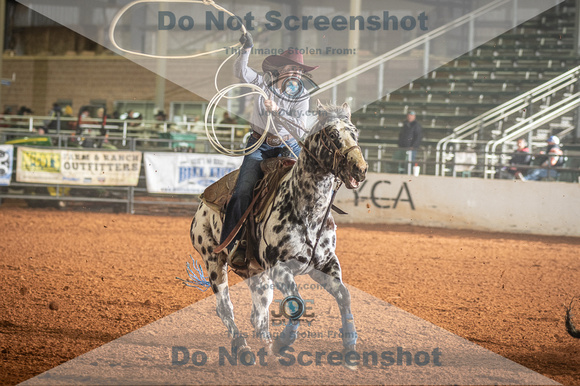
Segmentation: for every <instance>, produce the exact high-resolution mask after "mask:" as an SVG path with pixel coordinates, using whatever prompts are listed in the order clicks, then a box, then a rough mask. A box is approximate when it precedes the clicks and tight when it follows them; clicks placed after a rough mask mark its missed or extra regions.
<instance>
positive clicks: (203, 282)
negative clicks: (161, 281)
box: [175, 255, 211, 292]
mask: <svg viewBox="0 0 580 386" xmlns="http://www.w3.org/2000/svg"><path fill="white" fill-rule="evenodd" d="M189 257H190V258H191V261H192V262H193V269H192V268H191V266H190V265H189V261H188V262H187V274H188V275H189V280H185V279H182V278H180V277H175V278H176V279H178V280H181V281H182V282H183V284H185V285H186V286H188V287H193V288H195V289H198V290H200V291H202V292H205V291H207V290H208V289H209V287H211V283H210V282H209V281H208V280H207V278H206V277H205V274H204V273H203V268H202V267H201V264H200V263H198V262H197V261H195V260H194V259H193V256H191V255H189ZM194 270H195V272H194Z"/></svg>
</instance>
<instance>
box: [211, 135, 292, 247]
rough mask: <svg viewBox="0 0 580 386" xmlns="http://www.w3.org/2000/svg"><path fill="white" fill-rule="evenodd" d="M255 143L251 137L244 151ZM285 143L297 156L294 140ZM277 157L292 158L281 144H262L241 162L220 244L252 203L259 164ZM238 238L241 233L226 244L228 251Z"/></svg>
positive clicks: (260, 174)
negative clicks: (273, 145) (274, 145)
mask: <svg viewBox="0 0 580 386" xmlns="http://www.w3.org/2000/svg"><path fill="white" fill-rule="evenodd" d="M257 141H258V140H257V139H256V138H254V137H252V136H251V137H250V139H249V140H248V144H247V145H246V149H247V148H249V147H250V146H252V145H254V144H255V143H256V142H257ZM286 143H288V145H289V146H290V147H291V148H292V151H293V152H294V154H296V155H297V156H298V155H299V154H300V150H301V149H300V146H299V145H298V143H297V142H296V140H294V139H291V140H289V141H286ZM278 156H283V157H292V153H290V151H289V150H288V149H287V148H286V146H284V145H283V144H282V145H280V146H277V147H272V146H270V145H268V144H267V143H266V142H264V143H263V144H262V146H260V147H259V148H258V149H257V150H256V151H254V152H253V153H252V154H248V155H246V156H245V157H244V162H242V166H241V167H240V174H239V175H238V180H237V182H236V186H235V188H234V193H233V195H232V198H231V199H230V202H229V203H228V206H227V208H226V218H225V220H224V225H223V228H222V234H221V239H220V244H221V243H223V242H224V241H225V240H226V239H227V238H228V236H229V235H230V233H231V232H232V231H233V230H234V228H235V227H236V224H237V223H238V221H240V219H241V218H242V216H243V215H244V212H245V211H246V209H248V207H249V206H250V203H251V202H252V198H253V193H254V187H255V186H256V183H257V182H258V181H259V180H260V179H261V178H262V177H264V173H263V172H262V169H261V168H260V163H261V162H262V161H263V160H265V159H268V158H274V157H278ZM240 237H241V232H238V234H237V235H236V237H234V238H233V239H232V241H231V242H230V243H229V244H228V247H227V249H228V251H229V250H231V248H232V247H233V245H234V243H235V242H236V241H237V240H239V239H240Z"/></svg>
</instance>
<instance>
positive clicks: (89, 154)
mask: <svg viewBox="0 0 580 386" xmlns="http://www.w3.org/2000/svg"><path fill="white" fill-rule="evenodd" d="M17 158H18V162H17V168H16V180H17V181H19V182H30V183H46V184H66V185H99V186H136V185H137V183H138V182H139V172H140V171H141V153H140V152H135V151H86V150H58V149H52V150H48V149H46V150H45V149H34V148H27V147H19V148H18V157H17Z"/></svg>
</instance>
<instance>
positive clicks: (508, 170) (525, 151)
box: [499, 138, 532, 180]
mask: <svg viewBox="0 0 580 386" xmlns="http://www.w3.org/2000/svg"><path fill="white" fill-rule="evenodd" d="M531 162H532V154H531V153H530V149H529V148H528V143H527V141H526V140H525V139H524V138H519V139H518V141H517V149H516V151H515V152H514V153H513V154H512V158H511V159H510V163H509V164H510V166H508V167H504V168H503V169H502V170H500V174H499V175H500V178H503V179H510V180H511V179H513V178H515V177H516V174H517V173H521V172H522V169H519V168H518V167H517V166H518V165H526V166H529V165H530V163H531ZM523 171H525V169H523Z"/></svg>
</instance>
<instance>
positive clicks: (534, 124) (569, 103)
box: [485, 92, 580, 170]
mask: <svg viewBox="0 0 580 386" xmlns="http://www.w3.org/2000/svg"><path fill="white" fill-rule="evenodd" d="M579 105H580V92H577V93H575V94H573V95H571V96H569V97H567V98H565V99H562V100H561V101H559V102H558V103H556V104H554V105H552V106H550V107H549V108H547V109H545V110H542V111H540V112H538V113H536V114H534V115H532V116H530V117H529V118H528V119H526V120H525V121H523V122H519V123H518V124H517V125H514V126H522V127H521V128H519V129H518V130H513V131H512V132H510V133H509V134H508V135H505V136H503V137H502V138H500V139H498V140H492V141H489V142H488V144H487V145H486V147H485V168H486V170H487V169H488V168H489V167H490V166H493V165H489V163H488V161H490V160H491V159H492V157H493V155H494V154H495V150H496V149H497V147H498V146H499V145H500V144H503V143H505V142H507V141H510V140H513V139H514V138H517V137H520V136H522V135H524V134H526V133H529V132H530V131H532V130H534V129H537V128H538V127H540V126H542V125H544V124H546V123H548V122H550V121H551V120H553V119H555V118H558V117H559V116H561V115H562V114H565V113H567V112H568V111H570V110H572V109H574V108H576V107H578V106H579ZM538 117H540V118H538ZM563 131H567V129H565V130H563ZM558 134H561V133H558Z"/></svg>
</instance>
